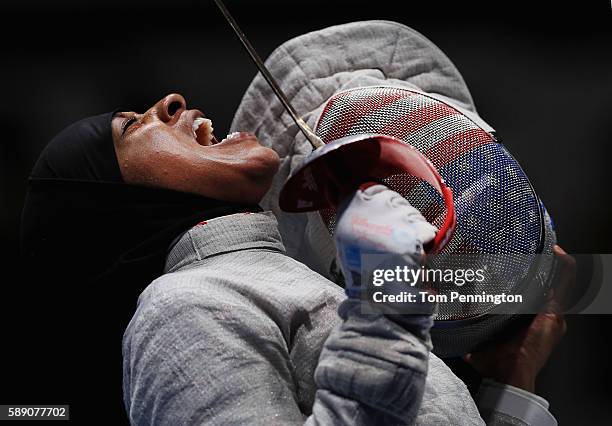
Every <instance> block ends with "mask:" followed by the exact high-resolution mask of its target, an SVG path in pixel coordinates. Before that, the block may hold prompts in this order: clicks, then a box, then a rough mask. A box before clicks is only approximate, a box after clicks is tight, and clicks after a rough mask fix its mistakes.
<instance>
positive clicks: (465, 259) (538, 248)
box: [315, 86, 555, 357]
mask: <svg viewBox="0 0 612 426" xmlns="http://www.w3.org/2000/svg"><path fill="white" fill-rule="evenodd" d="M315 130H316V133H317V134H318V136H319V137H320V138H321V139H322V140H323V141H324V142H325V143H330V142H332V141H334V140H337V139H339V138H342V137H346V136H351V135H359V134H364V133H375V134H384V135H389V136H392V137H394V138H396V139H398V140H400V141H403V142H405V143H407V144H410V145H412V146H413V147H415V148H417V149H418V150H419V151H420V152H421V153H423V154H424V155H425V156H426V157H427V158H428V159H429V160H430V161H431V162H432V163H433V165H434V166H435V167H436V168H437V169H438V171H439V173H440V175H441V176H442V177H443V178H444V180H445V182H446V184H447V185H448V186H449V187H450V188H451V189H452V192H453V195H454V207H455V213H456V220H457V224H456V228H455V232H454V234H453V236H452V238H451V239H450V241H449V242H448V244H447V245H446V247H445V248H444V249H443V250H442V252H441V253H440V254H438V255H436V256H435V259H433V266H434V267H435V268H436V269H439V270H454V271H456V270H459V269H461V270H465V268H466V267H468V266H469V267H471V268H472V269H477V268H478V267H481V268H484V270H486V272H485V273H483V277H484V278H483V279H482V280H473V281H471V282H469V283H467V284H464V285H462V286H461V292H459V293H460V294H464V295H465V294H473V295H481V294H506V295H524V296H526V297H527V298H528V299H529V300H530V301H531V302H534V301H535V302H537V300H538V297H537V296H540V299H541V298H543V297H544V295H545V294H546V293H547V291H548V289H549V285H550V277H551V272H552V258H551V257H550V256H542V255H546V254H551V253H552V247H553V245H554V244H555V234H554V231H553V228H552V223H551V220H550V218H549V217H548V214H547V212H546V210H545V208H544V206H543V204H542V203H541V202H540V200H539V198H538V196H537V195H536V193H535V191H534V189H533V187H532V185H531V184H530V182H529V180H528V178H527V176H526V175H525V173H524V172H523V170H522V169H521V167H520V165H519V164H518V162H517V161H516V160H515V159H514V158H513V157H512V155H511V154H510V153H509V152H508V150H507V149H506V148H505V147H504V146H503V145H502V144H501V143H500V141H499V140H498V138H497V135H496V133H495V132H494V130H493V129H492V128H491V127H490V126H488V125H487V124H486V123H484V122H483V121H482V119H480V118H479V117H478V116H476V115H475V114H471V113H470V112H469V111H465V110H463V111H462V110H461V109H460V108H459V107H455V106H452V105H451V104H449V103H447V102H443V101H442V100H440V99H436V98H435V97H433V96H432V95H429V94H426V93H423V92H420V91H417V90H409V89H406V88H400V87H390V86H371V87H358V88H353V89H349V90H346V91H343V92H340V93H337V94H335V95H334V96H332V97H331V98H330V99H329V100H328V102H327V103H326V104H325V106H324V107H323V110H322V113H321V116H320V117H319V119H318V121H317V124H316V129H315ZM384 183H385V184H386V185H387V186H388V187H390V188H391V189H393V190H395V191H397V192H398V193H400V194H401V195H402V196H404V197H405V198H406V199H407V200H408V201H409V202H410V203H411V204H412V205H413V206H415V207H416V208H417V209H419V210H420V211H421V213H422V214H423V215H424V216H425V218H426V219H427V220H428V221H430V222H431V223H433V224H434V225H436V226H437V227H438V228H439V227H440V226H441V225H442V220H443V219H444V217H445V210H446V208H445V203H444V200H443V199H442V197H441V196H440V193H439V192H438V191H436V190H434V189H433V188H432V187H431V185H429V184H427V183H426V182H425V181H422V180H419V179H417V178H415V177H413V176H411V175H409V174H396V175H393V176H390V177H388V178H386V179H384ZM321 215H322V218H323V220H324V222H325V224H326V225H327V227H328V230H329V232H330V233H332V234H333V232H334V227H335V212H334V211H333V209H331V208H330V209H326V210H323V211H322V212H321ZM457 289H458V286H457V284H456V283H449V284H448V285H443V284H440V283H438V284H436V286H435V291H436V293H438V294H442V295H445V296H447V300H449V301H450V300H452V297H453V295H452V293H458V292H457ZM483 292H484V293H483ZM464 300H465V299H464ZM501 308H503V309H505V310H504V311H502V310H500V309H501ZM531 308H533V307H531ZM501 313H503V314H501ZM516 313H517V309H509V310H508V306H502V307H500V306H499V304H496V303H494V302H493V301H491V302H477V303H471V302H465V301H464V302H462V301H460V300H457V301H456V302H455V303H441V304H440V305H439V312H438V315H437V319H436V325H435V326H434V328H433V329H432V339H433V341H434V351H435V352H436V353H437V354H438V355H439V356H443V357H444V356H455V355H460V354H463V353H465V352H467V351H469V350H471V349H473V348H474V347H475V346H476V345H477V344H478V343H480V342H482V341H484V340H487V339H489V338H491V337H492V336H493V335H494V334H495V333H496V332H497V331H499V330H500V329H501V328H502V327H505V326H506V325H508V322H509V321H512V320H513V319H514V317H515V316H514V315H512V314H516ZM493 314H495V315H493Z"/></svg>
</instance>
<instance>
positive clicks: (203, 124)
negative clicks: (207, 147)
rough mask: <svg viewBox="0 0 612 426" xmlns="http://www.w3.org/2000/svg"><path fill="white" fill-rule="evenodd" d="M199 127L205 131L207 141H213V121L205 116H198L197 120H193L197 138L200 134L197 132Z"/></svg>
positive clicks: (194, 133)
mask: <svg viewBox="0 0 612 426" xmlns="http://www.w3.org/2000/svg"><path fill="white" fill-rule="evenodd" d="M198 129H201V130H202V131H204V136H205V137H206V139H207V140H206V142H208V143H210V142H212V138H213V130H214V129H213V126H212V121H210V120H209V119H208V118H204V117H198V118H196V119H195V120H193V125H192V130H193V135H194V137H195V138H196V139H197V138H198V135H197V134H196V132H197V131H198Z"/></svg>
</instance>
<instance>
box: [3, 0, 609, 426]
mask: <svg viewBox="0 0 612 426" xmlns="http://www.w3.org/2000/svg"><path fill="white" fill-rule="evenodd" d="M413 3H416V2H407V1H406V2H398V1H390V0H378V1H375V2H365V1H360V0H353V1H329V0H328V1H314V0H313V1H309V2H305V1H304V2H297V1H291V2H290V1H272V0H269V1H246V0H244V1H238V0H227V6H228V7H229V8H230V10H231V11H232V12H233V13H234V15H235V17H236V18H237V20H238V21H239V22H240V24H241V25H242V27H243V29H244V30H245V32H246V33H247V34H248V35H249V36H250V38H251V41H252V43H253V44H254V45H255V46H256V48H257V49H258V51H259V53H260V55H261V56H263V57H265V56H267V55H268V54H269V53H270V52H271V51H272V50H273V49H274V47H276V46H277V45H279V44H280V43H282V42H283V41H285V40H287V39H289V38H291V37H294V36H297V35H299V34H302V33H304V32H307V31H311V30H316V29H320V28H323V27H326V26H329V25H333V24H339V23H344V22H349V21H353V20H362V19H391V20H396V21H399V22H402V23H404V24H407V25H409V26H411V27H413V28H415V29H416V30H418V31H420V32H421V33H423V34H424V35H425V36H426V37H428V38H429V39H431V40H432V41H433V42H434V43H436V44H437V45H438V46H439V47H440V48H441V49H442V50H443V51H444V52H445V53H446V54H447V55H448V56H449V57H450V58H451V60H453V61H454V63H455V64H456V66H457V67H458V69H459V70H460V71H461V72H462V74H463V76H464V78H465V80H466V82H467V84H468V86H469V87H470V90H471V92H472V95H473V97H474V100H475V102H476V105H477V107H478V110H479V113H480V114H481V115H482V116H483V118H484V119H485V120H487V121H488V122H489V123H491V124H492V125H493V126H494V127H496V129H497V130H498V132H499V133H500V135H501V136H502V137H503V139H504V141H505V144H506V146H507V147H508V148H509V149H510V150H511V152H512V153H513V154H514V155H515V156H516V157H517V159H518V160H519V161H520V163H521V164H522V166H523V168H524V169H525V170H526V172H527V173H528V175H529V176H530V179H531V181H532V183H533V184H534V186H535V187H536V190H537V191H538V193H539V195H540V196H541V198H542V199H543V201H544V202H545V204H546V206H547V208H548V210H549V212H550V213H551V215H552V217H553V219H554V221H555V224H556V227H557V231H558V238H559V243H560V245H561V246H562V247H564V248H565V249H566V250H567V251H568V252H570V253H609V252H611V251H612V250H611V247H612V243H611V242H610V238H611V237H612V221H611V218H612V214H611V213H612V207H611V203H610V202H609V201H608V199H609V193H610V191H609V188H608V185H609V180H608V175H609V171H610V165H609V157H610V153H611V152H612V149H611V148H610V146H611V144H612V120H610V115H611V111H612V13H611V12H610V3H609V2H606V1H601V2H586V1H581V2H569V3H566V2H561V1H558V2H535V1H530V2H526V1H518V2H517V1H513V2H488V3H478V2H476V3H472V2H470V3H468V2H452V3H449V4H448V5H447V4H444V3H442V2H425V3H424V4H423V3H421V2H419V4H418V5H415V4H413ZM3 9H4V10H3V11H2V17H1V18H0V19H1V21H2V25H0V34H1V40H2V47H1V48H0V49H1V58H2V59H1V62H2V68H1V70H0V77H1V78H0V82H1V83H0V84H1V85H2V86H1V88H2V92H1V95H2V102H0V129H1V130H2V139H1V143H0V236H1V241H2V244H1V250H2V259H3V265H4V268H3V274H2V281H1V285H2V289H3V292H2V296H0V300H1V302H0V303H1V304H2V306H1V308H2V313H1V318H0V319H1V322H0V330H1V332H2V334H1V335H2V336H3V338H2V342H1V343H0V347H2V351H3V353H4V356H3V358H4V360H3V362H2V364H0V368H1V371H0V374H1V375H2V378H0V387H1V388H2V389H1V394H0V395H1V396H2V398H0V403H9V402H10V403H44V402H45V401H38V400H37V401H30V400H28V399H27V395H29V394H28V393H27V392H28V389H31V390H32V392H34V391H35V389H36V387H37V385H36V383H35V382H27V383H24V382H23V380H22V381H20V377H21V373H20V371H21V372H22V371H25V370H27V369H28V365H27V363H26V361H25V359H28V361H27V362H31V361H29V360H31V359H32V358H35V357H32V356H31V354H25V353H23V351H26V350H27V351H31V350H32V349H31V348H32V345H29V346H28V345H22V343H23V342H24V341H25V340H26V339H29V338H31V339H35V338H36V336H35V335H33V336H30V335H29V334H31V333H33V332H35V330H36V327H35V325H36V322H37V321H44V319H42V318H37V317H36V312H31V311H29V310H28V307H29V306H30V300H31V299H32V298H35V297H36V288H35V287H30V286H28V287H27V288H25V286H26V284H25V283H23V282H21V281H20V279H19V277H20V273H21V272H22V269H23V268H31V267H33V265H23V264H22V263H21V262H20V260H19V251H18V228H19V216H20V210H21V206H22V203H23V198H24V194H25V185H26V178H27V175H28V173H29V171H30V169H31V167H32V166H33V163H34V161H35V160H36V158H37V155H38V154H39V152H40V151H41V149H42V148H43V147H44V145H45V144H46V143H47V142H48V141H49V139H50V138H51V137H52V136H54V135H55V134H56V133H57V132H59V131H60V130H61V129H62V128H64V127H65V126H66V125H68V124H70V123H72V122H73V121H76V120H77V119H79V118H82V117H86V116H89V115H93V114H97V113H100V112H105V111H109V110H112V109H114V108H115V107H116V106H119V105H128V106H132V107H133V109H136V110H143V109H144V108H145V106H147V105H149V104H151V103H153V102H154V101H156V100H157V99H159V98H161V97H162V96H163V95H165V94H167V93H170V92H179V93H182V94H183V95H185V97H186V98H187V102H188V106H191V107H196V108H199V109H202V110H203V111H204V112H205V113H206V114H207V115H208V116H209V117H211V118H212V119H213V120H214V127H215V133H216V134H217V136H219V135H220V136H224V135H225V134H226V132H227V130H228V127H229V124H230V122H231V118H232V115H233V112H234V111H235V109H236V107H237V105H238V104H239V102H240V99H241V95H242V93H243V92H244V90H245V89H246V87H247V85H248V84H249V82H250V80H251V79H252V78H253V76H254V75H255V70H254V67H253V66H252V64H251V63H250V61H249V59H248V58H247V56H246V55H245V54H244V52H243V51H242V50H241V47H240V45H239V44H238V42H237V40H235V38H234V36H233V35H232V33H230V31H229V28H228V27H227V25H226V24H225V22H224V21H222V20H221V17H220V15H219V13H218V12H217V11H216V9H215V8H214V7H213V2H212V0H211V1H178V0H174V1H130V2H124V4H122V2H102V1H95V2H77V1H56V2H49V4H47V3H46V2H34V1H21V2H19V3H11V4H9V5H3ZM245 130H249V129H245ZM92 243H94V242H92ZM41 285H60V284H58V283H44V284H41ZM109 291H115V292H117V296H118V297H120V296H121V290H120V289H109ZM77 302H78V294H75V303H77ZM109 310H112V307H109ZM75 320H77V321H78V320H79V319H75ZM567 321H568V334H567V335H566V337H565V339H564V340H563V342H562V343H561V344H560V346H559V347H558V349H557V351H556V352H555V353H554V354H553V356H552V357H551V359H550V362H549V363H548V365H547V366H546V368H545V369H544V370H543V372H542V373H541V375H540V378H539V381H538V393H539V394H541V395H542V396H544V397H545V398H547V399H548V400H549V401H550V403H551V411H552V412H553V413H554V414H555V416H556V417H557V419H558V420H559V423H560V424H561V425H564V424H567V425H578V424H580V425H582V424H605V423H608V424H609V415H608V414H607V412H608V411H609V403H610V401H611V396H612V393H611V391H610V388H611V386H610V383H611V382H612V367H611V365H610V359H612V357H611V353H610V349H611V348H612V345H611V344H610V338H611V337H612V336H611V334H612V333H610V327H612V321H611V319H610V317H596V316H591V317H569V318H568V319H567ZM77 338H78V336H75V339H77ZM38 349H39V350H40V351H41V353H44V351H47V350H51V349H52V348H38ZM41 356H42V355H41ZM81 373H84V374H86V372H81ZM66 374H67V375H69V374H76V373H74V372H67V373H66ZM117 374H120V372H117ZM24 377H25V375H24ZM28 380H29V379H28ZM15 395H17V396H15ZM51 397H52V395H49V398H50V399H49V401H50V400H51ZM92 397H93V396H92ZM117 398H120V391H119V390H118V389H117ZM58 403H59V402H58ZM72 409H73V411H75V410H77V411H78V407H77V406H75V405H74V404H73V407H72ZM81 418H86V417H81Z"/></svg>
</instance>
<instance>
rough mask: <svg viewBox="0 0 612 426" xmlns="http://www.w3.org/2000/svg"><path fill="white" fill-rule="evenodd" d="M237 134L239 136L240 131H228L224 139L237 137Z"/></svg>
mask: <svg viewBox="0 0 612 426" xmlns="http://www.w3.org/2000/svg"><path fill="white" fill-rule="evenodd" d="M238 136H240V132H234V133H230V134H229V135H227V136H226V137H225V139H234V138H237V137H238Z"/></svg>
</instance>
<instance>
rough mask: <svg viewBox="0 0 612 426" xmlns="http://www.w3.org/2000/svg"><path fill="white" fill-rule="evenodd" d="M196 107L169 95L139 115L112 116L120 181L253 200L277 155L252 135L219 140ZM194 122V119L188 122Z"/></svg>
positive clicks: (272, 169)
mask: <svg viewBox="0 0 612 426" xmlns="http://www.w3.org/2000/svg"><path fill="white" fill-rule="evenodd" d="M203 117H204V114H202V113H201V112H200V111H198V110H188V109H187V103H186V102H185V99H184V98H183V97H182V96H181V95H178V94H171V95H168V96H166V97H165V98H163V99H162V100H160V101H159V102H157V103H156V104H155V105H153V106H152V107H151V108H149V110H148V111H146V112H145V113H144V114H138V113H135V112H120V113H117V114H116V115H115V116H114V117H113V121H112V131H113V141H114V144H115V152H116V154H117V159H118V161H119V167H120V169H121V174H122V176H123V179H124V181H125V182H127V183H130V184H136V185H147V186H156V187H161V188H166V189H173V190H177V191H184V192H191V193H196V194H199V195H203V196H206V197H211V198H215V199H219V200H225V201H234V202H242V203H258V202H259V201H260V200H261V198H262V197H263V195H264V194H265V193H266V191H267V190H268V188H269V187H270V183H271V182H272V177H273V176H274V173H276V170H277V169H278V164H279V159H278V155H277V154H276V153H275V152H274V151H273V150H271V149H269V148H265V147H263V146H261V145H260V144H259V142H258V141H257V138H256V137H255V136H254V135H251V134H248V133H239V134H237V135H235V136H234V137H232V138H229V139H225V140H223V141H221V142H217V140H216V139H215V138H214V136H212V133H211V129H210V127H208V126H207V125H206V124H205V123H204V124H202V125H200V126H199V128H198V130H197V131H194V127H196V128H197V126H198V124H200V123H201V122H202V120H197V121H196V119H197V118H203ZM194 122H195V123H196V124H195V126H194Z"/></svg>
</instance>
